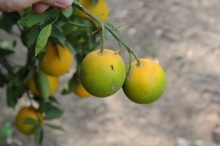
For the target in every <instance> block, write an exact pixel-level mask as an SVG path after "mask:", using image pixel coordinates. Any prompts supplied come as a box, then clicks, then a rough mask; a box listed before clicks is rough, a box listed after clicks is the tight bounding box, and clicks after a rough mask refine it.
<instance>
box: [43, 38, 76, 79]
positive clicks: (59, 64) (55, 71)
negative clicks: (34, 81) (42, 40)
mask: <svg viewBox="0 0 220 146" xmlns="http://www.w3.org/2000/svg"><path fill="white" fill-rule="evenodd" d="M72 62H73V55H72V54H71V52H70V50H69V49H68V48H67V47H66V46H63V45H61V44H58V43H52V42H49V43H48V44H47V48H46V53H45V55H44V58H43V60H42V62H41V65H40V67H41V69H42V70H43V71H44V72H45V73H46V74H48V75H51V76H61V75H63V74H65V73H66V72H68V71H69V69H70V68H71V65H72Z"/></svg>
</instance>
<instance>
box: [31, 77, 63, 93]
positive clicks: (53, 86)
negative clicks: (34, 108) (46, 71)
mask: <svg viewBox="0 0 220 146" xmlns="http://www.w3.org/2000/svg"><path fill="white" fill-rule="evenodd" d="M47 80H48V83H49V86H50V92H49V93H50V95H52V94H54V93H55V92H56V91H57V89H58V86H59V78H58V77H54V76H49V75H47ZM27 86H28V88H29V89H30V90H31V92H32V93H33V94H34V95H37V96H40V92H39V90H38V89H37V86H36V83H35V80H34V76H32V77H30V79H29V80H28V81H27Z"/></svg>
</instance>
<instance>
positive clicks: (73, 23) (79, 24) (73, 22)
mask: <svg viewBox="0 0 220 146" xmlns="http://www.w3.org/2000/svg"><path fill="white" fill-rule="evenodd" d="M85 20H86V19H85ZM86 21H90V20H86ZM68 23H69V24H72V25H75V26H78V27H93V25H92V23H91V24H83V23H81V22H75V21H69V22H68Z"/></svg>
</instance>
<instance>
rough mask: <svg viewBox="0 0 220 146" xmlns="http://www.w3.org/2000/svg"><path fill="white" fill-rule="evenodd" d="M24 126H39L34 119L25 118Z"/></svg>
mask: <svg viewBox="0 0 220 146" xmlns="http://www.w3.org/2000/svg"><path fill="white" fill-rule="evenodd" d="M24 124H28V125H40V123H39V122H38V121H37V120H35V119H32V118H26V119H25V120H24Z"/></svg>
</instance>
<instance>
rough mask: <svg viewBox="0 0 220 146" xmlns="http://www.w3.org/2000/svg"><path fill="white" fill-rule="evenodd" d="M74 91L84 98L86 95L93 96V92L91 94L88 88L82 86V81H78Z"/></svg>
mask: <svg viewBox="0 0 220 146" xmlns="http://www.w3.org/2000/svg"><path fill="white" fill-rule="evenodd" d="M74 93H75V94H76V95H78V96H79V97H82V98H86V97H89V96H91V94H89V93H88V92H87V91H86V89H85V88H84V87H83V86H82V84H81V83H77V84H76V87H75V89H74Z"/></svg>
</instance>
